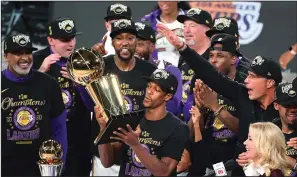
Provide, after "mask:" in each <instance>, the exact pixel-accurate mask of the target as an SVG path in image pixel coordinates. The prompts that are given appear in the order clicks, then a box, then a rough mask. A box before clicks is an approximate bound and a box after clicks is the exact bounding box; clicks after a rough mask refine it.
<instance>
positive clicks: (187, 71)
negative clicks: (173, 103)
mask: <svg viewBox="0 0 297 177" xmlns="http://www.w3.org/2000/svg"><path fill="white" fill-rule="evenodd" d="M209 51H210V49H209V48H208V49H207V50H206V51H205V52H204V53H203V54H202V56H203V57H204V58H205V59H207V60H208V58H209ZM178 68H179V69H180V71H181V75H182V83H183V93H182V102H183V103H185V102H186V101H187V99H188V95H190V94H192V92H193V88H194V86H195V81H196V79H198V78H197V76H196V75H195V73H194V71H193V70H192V69H191V68H190V66H189V65H188V64H187V63H186V62H185V60H184V59H183V58H182V56H181V57H180V63H179V66H178Z"/></svg>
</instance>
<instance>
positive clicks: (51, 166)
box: [37, 140, 64, 176]
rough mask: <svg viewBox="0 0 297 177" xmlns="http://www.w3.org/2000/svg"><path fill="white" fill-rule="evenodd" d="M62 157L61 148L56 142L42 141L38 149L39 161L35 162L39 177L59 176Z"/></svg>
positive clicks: (61, 167)
mask: <svg viewBox="0 0 297 177" xmlns="http://www.w3.org/2000/svg"><path fill="white" fill-rule="evenodd" d="M62 156H63V150H62V146H61V145H60V144H59V143H58V142H57V141H55V140H47V141H44V142H43V143H42V144H41V146H40V148H39V157H40V160H39V161H38V162H37V164H38V166H39V170H40V173H41V176H61V173H62V169H63V165H64V164H63V162H62Z"/></svg>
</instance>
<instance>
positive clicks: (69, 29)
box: [48, 17, 82, 39]
mask: <svg viewBox="0 0 297 177" xmlns="http://www.w3.org/2000/svg"><path fill="white" fill-rule="evenodd" d="M80 34H82V32H76V27H75V23H74V21H73V20H72V19H70V18H67V17H59V18H56V19H54V20H53V21H51V22H50V23H49V25H48V36H49V37H52V38H55V39H63V38H71V37H74V36H76V35H80Z"/></svg>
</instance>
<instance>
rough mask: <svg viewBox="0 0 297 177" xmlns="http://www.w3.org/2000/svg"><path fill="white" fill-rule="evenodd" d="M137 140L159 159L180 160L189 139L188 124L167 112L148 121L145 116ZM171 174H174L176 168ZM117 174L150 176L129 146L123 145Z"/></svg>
mask: <svg viewBox="0 0 297 177" xmlns="http://www.w3.org/2000/svg"><path fill="white" fill-rule="evenodd" d="M139 125H140V129H141V134H140V137H139V142H140V143H141V145H142V146H143V147H144V148H145V149H146V150H147V152H148V153H150V154H151V155H153V156H155V157H157V158H158V159H161V158H162V157H170V158H172V159H175V160H176V161H180V159H181V155H182V153H183V151H184V148H185V145H186V142H187V141H188V139H189V128H188V126H187V125H186V124H185V123H183V122H182V121H181V120H179V119H178V118H177V117H175V116H174V115H173V114H172V113H170V112H168V113H167V114H166V116H165V117H164V118H163V119H160V120H157V121H150V120H148V119H146V118H145V117H144V118H143V119H141V121H140V123H139ZM171 175H172V176H176V169H174V170H173V172H172V174H171ZM119 176H152V173H151V172H150V171H149V170H148V169H146V168H145V166H144V165H143V163H142V162H141V160H140V159H139V158H138V157H137V154H136V153H135V152H134V151H133V149H132V148H131V147H128V146H125V151H124V152H123V156H122V163H121V167H120V173H119Z"/></svg>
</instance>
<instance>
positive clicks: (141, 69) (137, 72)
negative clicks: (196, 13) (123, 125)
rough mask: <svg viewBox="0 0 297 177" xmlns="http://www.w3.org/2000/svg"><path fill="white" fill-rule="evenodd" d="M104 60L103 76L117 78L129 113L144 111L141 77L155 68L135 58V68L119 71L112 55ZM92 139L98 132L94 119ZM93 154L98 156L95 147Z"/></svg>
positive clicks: (143, 85) (98, 128)
mask: <svg viewBox="0 0 297 177" xmlns="http://www.w3.org/2000/svg"><path fill="white" fill-rule="evenodd" d="M104 59H105V74H107V73H113V74H116V75H117V76H118V79H119V83H120V86H121V91H122V93H123V96H124V101H125V103H126V106H127V108H128V111H129V112H133V111H138V110H142V109H144V106H143V103H142V102H143V99H144V94H145V89H146V82H145V80H144V79H143V78H142V76H148V77H149V76H150V75H151V74H152V73H153V72H154V71H155V70H156V69H157V67H156V66H155V65H153V64H151V63H149V62H147V61H144V60H141V59H138V58H136V64H135V67H134V68H133V69H132V70H131V71H121V70H120V69H119V68H118V67H117V66H116V64H115V61H114V55H109V56H107V57H106V58H104ZM92 129H93V132H92V139H93V140H94V139H95V138H96V136H97V135H98V133H99V131H100V127H99V125H98V122H97V120H96V118H95V117H93V119H92ZM94 154H95V155H96V156H98V155H99V154H98V148H97V146H95V148H94Z"/></svg>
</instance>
